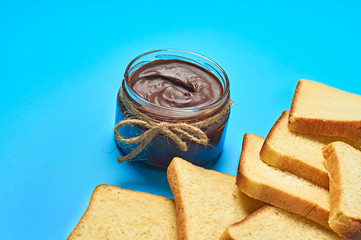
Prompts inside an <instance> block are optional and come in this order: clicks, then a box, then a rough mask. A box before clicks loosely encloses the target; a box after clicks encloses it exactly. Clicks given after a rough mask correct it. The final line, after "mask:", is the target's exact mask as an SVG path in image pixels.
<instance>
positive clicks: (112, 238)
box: [68, 185, 177, 240]
mask: <svg viewBox="0 0 361 240" xmlns="http://www.w3.org/2000/svg"><path fill="white" fill-rule="evenodd" d="M100 239H108V240H119V239H122V240H127V239H129V240H138V239H154V240H156V239H164V240H168V239H177V226H176V211H175V205H174V201H173V200H172V199H169V198H165V197H161V196H157V195H153V194H149V193H145V192H137V191H131V190H126V189H121V188H119V187H116V186H111V185H99V186H98V187H96V189H95V190H94V192H93V195H92V197H91V199H90V203H89V206H88V208H87V210H86V212H85V213H84V215H83V217H82V218H81V220H80V221H79V223H78V225H77V226H76V227H75V229H74V231H73V232H72V233H71V234H70V236H69V238H68V240H100Z"/></svg>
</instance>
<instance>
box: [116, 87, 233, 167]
mask: <svg viewBox="0 0 361 240" xmlns="http://www.w3.org/2000/svg"><path fill="white" fill-rule="evenodd" d="M119 104H121V105H122V106H123V107H124V109H125V111H124V115H125V117H126V119H124V120H122V121H120V122H119V123H118V124H117V125H116V126H115V127H114V134H115V138H116V139H117V141H121V142H124V143H128V144H130V143H140V144H139V146H138V147H137V148H135V149H134V150H133V151H132V152H131V153H129V154H128V155H126V156H123V157H119V158H118V162H125V161H129V160H131V159H132V158H133V157H135V156H136V155H137V154H138V153H140V152H141V151H142V150H143V149H144V148H145V147H146V146H147V145H148V144H149V143H150V142H151V141H152V139H153V138H154V137H155V136H157V135H158V134H162V135H164V136H166V137H169V138H171V139H172V140H173V141H174V142H175V143H176V144H177V145H178V147H179V148H180V149H181V150H182V151H187V150H188V146H187V143H186V142H187V141H193V142H196V143H198V144H202V145H208V144H209V139H208V137H207V134H206V133H205V132H204V131H203V130H202V128H204V127H208V126H210V125H211V124H213V123H215V122H218V121H220V119H221V118H222V116H224V115H225V114H227V113H228V112H229V111H230V106H231V105H232V104H231V101H230V100H229V101H228V102H227V103H226V105H225V106H224V107H223V108H222V110H221V111H220V112H218V113H217V114H215V115H213V116H211V117H208V118H205V119H203V120H201V121H197V122H190V123H186V122H177V123H176V122H166V121H159V120H157V119H155V118H152V117H150V116H148V115H146V114H144V113H142V112H140V111H139V110H137V109H136V108H135V107H134V106H133V105H132V103H131V102H130V101H129V100H128V99H126V97H124V93H123V88H120V91H119ZM126 125H137V126H141V127H142V128H145V129H147V130H146V131H144V133H143V134H141V135H139V136H136V137H132V138H124V137H123V136H122V135H121V134H120V133H119V131H118V130H119V129H120V128H121V127H123V126H126Z"/></svg>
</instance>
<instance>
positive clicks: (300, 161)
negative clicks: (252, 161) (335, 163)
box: [260, 111, 361, 188]
mask: <svg viewBox="0 0 361 240" xmlns="http://www.w3.org/2000/svg"><path fill="white" fill-rule="evenodd" d="M288 118H289V111H284V112H283V113H282V115H281V117H280V118H279V119H278V120H277V122H276V123H275V124H274V125H273V127H272V129H271V131H270V132H269V133H268V136H267V138H266V140H265V142H264V144H263V146H262V149H261V152H260V156H261V159H262V160H263V161H264V162H266V163H268V164H270V165H272V166H274V167H276V168H279V169H281V170H284V171H288V172H290V173H293V174H295V175H297V176H300V177H302V178H305V179H306V180H308V181H310V182H312V183H315V184H317V185H319V186H321V187H324V188H328V184H329V180H328V172H327V170H326V167H325V164H324V162H325V161H324V158H323V155H322V148H323V147H325V146H326V145H327V144H329V143H331V142H334V141H344V142H347V143H349V144H351V145H352V146H354V147H356V148H359V149H360V148H361V137H334V136H322V135H314V134H302V133H295V132H292V131H290V130H289V129H288Z"/></svg>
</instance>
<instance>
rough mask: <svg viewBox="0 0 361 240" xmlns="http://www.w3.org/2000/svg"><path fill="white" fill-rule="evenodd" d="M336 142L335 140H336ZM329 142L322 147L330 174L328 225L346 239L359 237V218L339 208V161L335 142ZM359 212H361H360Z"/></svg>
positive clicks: (341, 192) (342, 190)
mask: <svg viewBox="0 0 361 240" xmlns="http://www.w3.org/2000/svg"><path fill="white" fill-rule="evenodd" d="M336 143H337V142H336ZM336 143H331V144H329V145H327V146H326V147H324V148H323V150H322V152H323V154H324V157H325V159H326V166H327V170H328V171H329V174H330V206H331V210H330V219H329V225H330V227H331V228H332V229H333V230H334V231H335V232H337V233H338V234H339V235H341V236H343V237H346V238H348V239H355V240H356V239H357V240H358V239H361V218H355V217H352V216H348V215H347V214H346V213H344V212H343V210H342V209H341V201H342V194H343V192H344V189H343V186H342V184H341V178H342V176H341V174H340V173H341V171H340V162H339V159H338V156H337V153H336V152H335V151H336V149H335V144H336ZM360 214H361V213H360Z"/></svg>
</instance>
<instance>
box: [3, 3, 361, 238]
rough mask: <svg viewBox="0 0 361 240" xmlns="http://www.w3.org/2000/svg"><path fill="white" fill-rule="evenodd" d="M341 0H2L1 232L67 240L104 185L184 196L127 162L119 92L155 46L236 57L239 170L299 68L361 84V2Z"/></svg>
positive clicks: (227, 166)
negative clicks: (119, 132)
mask: <svg viewBox="0 0 361 240" xmlns="http://www.w3.org/2000/svg"><path fill="white" fill-rule="evenodd" d="M340 2H341V1H318V2H316V1H271V2H267V1H258V2H253V3H241V2H238V1H215V2H212V1H205V2H197V1H181V2H174V1H173V2H172V1H161V2H157V3H156V2H154V1H136V2H132V1H128V2H127V3H125V2H122V1H102V3H100V2H96V1H83V2H76V3H75V2H73V1H33V2H32V3H29V2H21V1H1V2H0V81H1V87H0V126H1V128H0V161H1V165H0V239H66V237H67V236H68V235H69V233H70V232H71V231H72V229H73V228H74V226H75V225H76V223H77V222H78V221H79V219H80V217H81V216H82V214H83V213H84V211H85V209H86V207H87V205H88V202H89V199H90V196H91V194H92V191H93V189H94V188H95V187H96V186H97V185H98V184H102V183H106V184H113V185H117V186H121V187H123V188H129V189H133V190H141V191H146V192H150V193H155V194H159V195H163V196H167V197H172V193H171V191H170V189H169V186H168V183H167V181H166V175H165V172H163V171H159V170H154V169H151V168H147V167H144V166H142V165H138V164H135V165H132V164H129V163H123V164H118V163H117V161H116V157H117V156H118V155H119V152H118V151H117V150H116V147H115V143H114V141H113V125H114V117H115V116H114V113H115V99H116V94H117V91H118V89H119V86H120V83H121V80H122V75H123V72H124V70H125V67H126V65H127V64H128V63H129V62H130V61H131V60H132V59H133V58H134V57H136V56H137V55H139V54H141V53H143V52H146V51H149V50H154V49H161V48H180V49H186V50H190V51H195V52H198V53H200V54H203V55H205V56H207V57H209V58H211V59H213V60H215V61H216V62H217V63H219V64H220V65H221V66H222V67H223V68H224V69H225V71H226V72H227V74H228V76H229V78H230V82H231V94H232V97H233V99H234V101H235V102H236V104H237V105H236V106H234V107H233V109H232V113H231V118H230V122H229V128H228V134H227V138H226V143H225V148H224V152H223V155H222V157H221V158H220V160H219V161H218V162H217V163H216V164H215V165H214V166H213V168H214V169H216V170H219V171H222V172H225V173H230V174H236V169H237V164H238V159H239V155H240V151H241V144H242V139H243V134H244V133H245V132H251V133H255V134H258V135H261V136H264V137H265V136H266V135H267V133H268V131H269V129H270V128H271V126H272V125H273V123H274V122H275V121H276V119H277V118H278V117H279V116H280V114H281V112H282V111H283V110H285V109H289V108H290V104H291V101H292V96H293V93H294V90H295V87H296V84H297V81H298V79H300V78H305V79H312V80H316V81H320V82H323V83H326V84H329V85H332V86H334V87H338V88H341V89H343V90H347V91H351V92H354V93H358V94H361V77H360V56H361V44H360V42H361V31H360V30H361V29H360V26H361V4H360V3H359V2H358V1H342V4H341V3H340Z"/></svg>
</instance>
